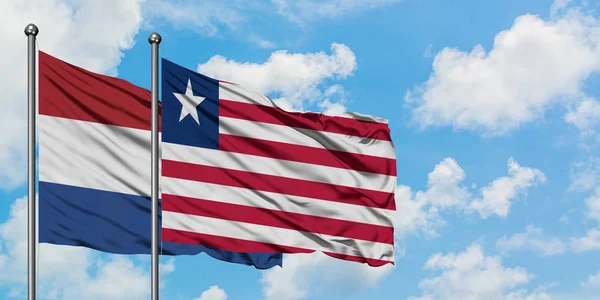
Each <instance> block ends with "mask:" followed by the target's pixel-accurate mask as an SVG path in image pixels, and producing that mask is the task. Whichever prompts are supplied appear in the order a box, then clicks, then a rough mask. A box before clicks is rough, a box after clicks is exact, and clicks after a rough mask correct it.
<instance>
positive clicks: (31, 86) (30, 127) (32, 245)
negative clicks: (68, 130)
mask: <svg viewBox="0 0 600 300" xmlns="http://www.w3.org/2000/svg"><path fill="white" fill-rule="evenodd" d="M38 32H39V30H38V28H37V26H35V24H29V25H27V26H26V27H25V35H26V36H27V185H28V186H27V266H28V269H27V295H28V299H29V300H35V298H36V295H35V293H36V290H35V287H36V282H35V279H36V276H35V275H36V257H35V253H36V246H37V238H36V227H37V226H36V220H35V218H36V203H35V140H36V138H35V113H36V109H35V96H36V95H35V92H36V80H35V66H36V61H35V54H36V53H35V50H36V49H35V39H36V36H37V34H38Z"/></svg>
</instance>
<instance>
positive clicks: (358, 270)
mask: <svg viewBox="0 0 600 300" xmlns="http://www.w3.org/2000/svg"><path fill="white" fill-rule="evenodd" d="M20 2H21V1H18V0H9V1H8V2H7V3H6V4H3V6H6V9H5V7H3V9H2V10H1V11H0V25H1V26H0V28H2V30H0V35H1V36H2V38H3V40H5V41H7V42H8V43H7V45H9V46H8V47H4V49H3V50H2V52H3V55H2V57H1V58H0V62H2V70H0V79H2V80H0V88H1V89H2V90H3V91H6V95H5V96H6V97H5V98H4V99H2V100H0V105H2V106H3V107H4V108H5V109H4V111H3V112H0V125H2V127H3V128H5V129H6V132H4V133H3V135H4V138H3V140H2V141H0V163H2V165H3V168H2V170H0V179H1V180H0V182H1V183H0V188H1V190H0V197H2V200H3V202H2V203H3V204H2V205H1V206H0V220H1V224H2V225H0V246H1V247H0V270H3V271H2V272H0V295H2V298H6V299H12V298H19V297H23V295H24V292H25V287H26V277H25V266H26V265H25V257H26V256H25V255H24V254H25V253H24V249H25V247H26V244H25V240H24V233H25V227H24V226H25V223H24V222H25V216H24V210H23V209H24V202H23V200H22V199H21V200H17V199H18V198H22V197H23V196H25V195H26V189H25V188H26V185H25V184H26V182H25V163H24V162H25V155H26V151H25V150H26V148H25V147H26V144H25V132H26V131H25V128H26V127H25V125H26V122H25V116H26V114H25V99H26V98H25V86H26V82H25V78H26V77H25V70H26V69H25V64H26V60H25V56H24V51H25V49H26V48H25V41H26V39H25V36H24V35H23V33H22V32H23V31H22V30H23V28H24V26H25V25H26V24H27V23H28V22H35V23H36V24H37V25H38V26H39V27H40V35H39V36H38V38H39V42H38V43H39V46H40V48H41V50H43V51H46V52H48V53H50V54H52V55H54V56H57V57H59V58H62V59H65V60H67V61H69V62H72V63H75V64H77V65H80V66H82V67H85V68H88V69H90V70H93V71H96V72H101V73H105V74H110V75H117V76H119V77H121V78H124V79H127V80H129V81H131V82H133V83H135V84H138V85H140V86H143V87H147V88H148V87H149V84H150V80H149V79H150V74H149V70H150V64H149V63H150V47H149V44H148V42H147V38H148V35H149V34H150V33H151V32H153V31H157V32H159V33H160V34H161V35H162V37H163V42H162V44H161V54H162V56H163V57H165V58H167V59H169V60H171V61H174V62H176V63H178V64H180V65H183V66H185V67H187V68H190V69H193V70H199V71H201V72H203V73H206V74H207V75H210V76H213V77H216V78H220V79H223V80H229V81H234V82H238V83H241V84H244V85H247V86H249V87H252V88H253V89H256V90H258V91H260V92H263V93H266V94H268V95H270V96H271V97H272V98H274V99H277V100H276V101H277V102H278V103H279V104H280V105H281V106H282V107H285V108H287V109H301V110H307V111H308V110H310V111H327V112H329V113H335V112H339V111H340V110H347V111H355V112H360V113H364V114H370V115H375V116H378V117H382V118H386V119H388V120H389V124H390V129H391V132H392V139H393V141H394V144H395V148H396V153H397V165H398V189H397V194H396V202H397V206H398V216H397V222H396V225H395V227H396V243H397V250H398V251H397V252H398V257H397V259H396V261H397V262H396V266H395V267H394V268H390V267H382V268H369V267H366V266H362V265H359V264H356V263H350V262H342V261H338V260H335V259H333V258H329V257H325V256H323V255H320V254H315V255H309V256H307V255H295V256H286V257H285V258H284V265H285V267H284V268H283V269H278V268H277V269H274V270H269V271H258V270H255V269H253V268H251V267H246V266H239V265H233V264H227V263H224V262H220V261H217V260H214V259H211V258H209V257H207V256H206V255H198V256H192V257H178V258H176V259H174V260H171V259H166V258H165V259H162V261H161V263H162V264H163V271H164V272H163V273H162V277H161V278H162V281H163V284H164V286H163V288H162V289H161V294H162V299H201V300H222V299H267V300H286V299H289V300H292V299H316V300H320V299H600V263H598V262H600V154H599V153H600V151H599V148H598V146H599V145H600V131H598V130H599V129H600V102H599V101H598V97H600V89H598V86H599V85H598V82H599V77H598V74H599V72H600V10H599V7H598V6H599V5H598V3H594V1H568V0H557V1H551V0H536V1H518V0H505V1H497V0H488V1H474V0H457V1H442V0H403V1H396V0H373V1H359V0H348V1H342V0H324V1H313V0H310V1H304V2H295V1H288V0H272V1H260V2H258V1H256V2H253V1H245V0H235V1H228V3H227V4H225V2H220V1H211V0H204V1H198V2H196V1H183V0H177V1H166V0H147V1H139V0H127V1H118V0H109V1H106V2H102V4H100V3H98V2H94V1H91V0H89V1H88V0H85V1H78V2H77V3H73V2H72V1H67V0H54V1H50V2H47V1H42V0H39V1H38V0H36V1H28V2H30V3H32V5H30V6H27V7H25V6H23V5H22V4H20ZM42 3H45V4H44V5H42ZM13 70H14V71H13ZM149 272H150V266H149V259H148V258H147V257H136V256H132V257H122V256H119V257H115V256H108V255H104V254H100V253H97V252H94V251H91V250H87V249H81V248H67V247H57V246H48V245H42V246H41V247H40V275H39V278H40V279H39V282H40V291H41V295H42V296H43V298H44V299H46V298H56V299H81V295H87V297H86V298H89V299H147V298H149V294H148V293H149V289H148V288H149V284H150V276H149ZM16 274H18V276H17V275H16ZM127 282H129V283H127ZM412 297H414V298H412ZM40 299H41V298H40Z"/></svg>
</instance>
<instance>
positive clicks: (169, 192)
mask: <svg viewBox="0 0 600 300" xmlns="http://www.w3.org/2000/svg"><path fill="white" fill-rule="evenodd" d="M290 71H291V72H293V70H290ZM162 129H163V131H162V133H163V134H162V144H161V151H162V171H161V172H162V177H161V179H160V180H161V193H162V240H163V241H165V242H175V243H182V244H190V245H205V246H210V247H214V248H218V249H223V250H228V251H236V252H281V253H310V252H314V251H321V252H323V253H325V254H328V255H330V256H333V257H336V258H340V259H344V260H351V261H358V262H362V263H367V264H369V265H371V266H381V265H385V264H388V263H392V264H393V263H394V227H393V220H394V214H395V210H396V207H395V200H394V191H395V187H396V158H395V151H394V146H393V143H392V141H391V138H390V130H389V128H388V124H387V121H386V120H383V119H379V118H376V117H372V116H364V115H359V114H345V115H341V116H327V115H323V114H315V113H295V112H287V111H284V110H282V109H280V108H278V107H277V106H276V105H275V104H274V103H273V102H272V101H271V99H269V98H268V97H266V96H264V95H261V94H259V93H256V92H253V91H251V90H248V89H246V88H244V87H243V86H240V85H237V84H233V83H229V82H224V81H218V80H215V79H212V78H209V77H206V76H204V75H202V74H198V73H196V72H193V71H191V70H188V69H185V68H183V67H181V66H178V65H176V64H174V63H172V62H170V61H169V60H166V59H162Z"/></svg>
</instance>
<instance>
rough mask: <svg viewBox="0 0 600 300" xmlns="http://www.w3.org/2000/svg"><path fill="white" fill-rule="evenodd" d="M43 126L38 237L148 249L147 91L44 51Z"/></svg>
mask: <svg viewBox="0 0 600 300" xmlns="http://www.w3.org/2000/svg"><path fill="white" fill-rule="evenodd" d="M159 120H160V114H159ZM38 124H39V161H40V162H39V242H41V243H51V244H57V245H71V246H83V247H88V248H92V249H96V250H99V251H103V252H108V253H116V254H150V252H151V251H150V244H151V209H150V207H151V200H150V191H151V184H150V175H151V174H150V172H151V164H150V161H151V148H150V133H151V131H150V130H151V129H150V126H151V93H150V91H148V90H146V89H144V88H141V87H138V86H136V85H133V84H131V83H129V82H127V81H125V80H122V79H119V78H114V77H109V76H105V75H100V74H96V73H92V72H90V71H87V70H84V69H82V68H79V67H77V66H74V65H71V64H68V63H66V62H63V61H61V60H59V59H57V58H55V57H52V56H50V55H48V54H46V53H44V52H39V116H38ZM159 130H160V121H159ZM159 205H160V204H159ZM159 218H160V216H159ZM159 222H160V219H159ZM159 247H160V253H161V254H162V255H192V254H198V253H201V252H205V253H207V254H208V255H210V256H212V257H214V258H217V259H220V260H223V261H228V262H233V263H240V264H247V265H254V266H256V267H257V268H260V269H265V268H270V267H273V266H276V265H281V262H282V255H281V254H277V253H238V252H228V251H223V250H221V249H216V248H211V247H206V246H202V245H191V244H180V243H173V242H165V243H161V244H160V245H159ZM253 252H255V251H253ZM269 252H272V251H269Z"/></svg>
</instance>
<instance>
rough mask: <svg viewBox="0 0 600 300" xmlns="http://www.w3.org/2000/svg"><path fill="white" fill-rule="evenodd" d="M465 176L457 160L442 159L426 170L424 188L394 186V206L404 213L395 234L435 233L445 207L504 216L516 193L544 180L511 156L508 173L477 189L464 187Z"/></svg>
mask: <svg viewBox="0 0 600 300" xmlns="http://www.w3.org/2000/svg"><path fill="white" fill-rule="evenodd" d="M465 176H466V175H465V172H464V170H463V169H462V168H461V167H460V166H459V165H458V163H457V162H456V160H454V159H452V158H445V159H444V160H442V161H441V162H440V163H439V164H437V165H436V166H435V168H434V169H433V171H432V172H431V173H429V175H428V181H427V189H426V190H425V191H417V192H415V193H414V194H413V193H412V191H411V188H410V187H408V186H404V185H401V186H399V187H398V188H397V189H396V205H397V207H396V209H397V211H402V212H403V213H402V214H398V217H397V220H396V225H395V226H396V233H397V234H398V235H399V236H404V235H406V234H408V233H417V232H423V233H425V234H426V235H428V236H435V235H436V234H437V233H436V229H437V228H438V227H440V226H443V225H444V224H445V221H444V220H443V219H442V218H441V217H440V212H441V211H443V210H448V209H454V210H457V211H461V212H463V213H473V212H477V213H479V216H480V217H481V218H487V217H489V216H490V215H493V214H495V215H497V216H500V217H506V216H507V215H508V214H509V212H510V206H511V203H512V201H513V200H514V199H515V198H516V196H517V194H519V193H523V192H524V191H526V190H527V189H528V188H530V187H532V186H534V184H536V183H538V182H544V174H543V173H542V172H541V171H540V170H538V169H533V168H528V167H522V166H520V165H519V164H518V163H517V162H516V161H515V160H514V159H513V158H509V159H508V176H503V177H500V178H497V179H495V180H493V181H492V182H490V184H488V185H487V186H485V187H483V188H480V189H479V191H477V192H475V191H472V190H470V189H468V188H467V187H466V185H465V184H464V183H463V181H464V179H465ZM478 194H480V195H478Z"/></svg>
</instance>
